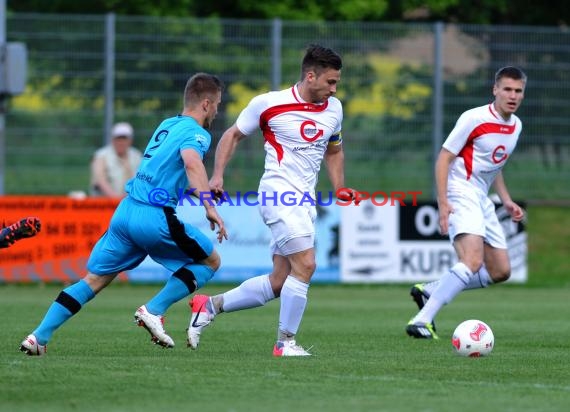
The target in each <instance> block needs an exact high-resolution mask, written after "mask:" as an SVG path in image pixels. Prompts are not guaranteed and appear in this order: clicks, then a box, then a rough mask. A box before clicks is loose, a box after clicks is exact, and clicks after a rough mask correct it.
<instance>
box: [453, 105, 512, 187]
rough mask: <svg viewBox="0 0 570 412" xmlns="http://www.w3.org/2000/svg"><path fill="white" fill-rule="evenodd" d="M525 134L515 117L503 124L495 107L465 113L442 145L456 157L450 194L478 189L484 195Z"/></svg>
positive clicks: (478, 108) (480, 108)
mask: <svg viewBox="0 0 570 412" xmlns="http://www.w3.org/2000/svg"><path fill="white" fill-rule="evenodd" d="M521 130H522V123H521V121H520V119H519V118H518V117H517V116H515V115H514V114H512V115H511V117H510V119H509V120H504V119H503V118H502V117H501V115H500V114H499V113H498V112H497V111H496V110H495V107H494V106H493V103H491V104H488V105H485V106H481V107H476V108H474V109H471V110H467V111H466V112H464V113H463V114H462V115H461V116H460V117H459V119H458V120H457V123H456V124H455V127H454V128H453V130H452V131H451V133H450V134H449V136H448V137H447V139H446V140H445V142H444V143H443V147H444V148H445V149H447V150H449V151H450V152H451V153H453V154H455V155H457V157H456V158H455V159H454V160H453V162H452V163H451V165H450V168H449V173H448V179H447V181H448V190H454V189H458V190H461V189H465V188H467V189H468V190H469V189H473V188H474V187H475V188H477V189H479V190H480V191H481V192H482V193H484V194H485V195H486V194H487V193H489V189H490V187H491V185H492V184H493V181H494V180H495V177H496V176H497V174H498V173H499V171H500V170H501V169H502V168H503V166H504V165H505V163H506V162H507V160H508V158H509V156H510V155H511V153H512V152H513V150H514V149H515V147H516V145H517V141H518V139H519V135H520V133H521Z"/></svg>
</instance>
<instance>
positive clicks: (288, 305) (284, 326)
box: [278, 275, 309, 339]
mask: <svg viewBox="0 0 570 412" xmlns="http://www.w3.org/2000/svg"><path fill="white" fill-rule="evenodd" d="M308 290H309V284H308V283H305V282H302V281H300V280H298V279H296V278H294V277H293V276H291V275H289V276H287V279H286V280H285V283H284V284H283V288H282V289H281V309H280V311H279V335H278V339H279V337H281V336H283V335H287V336H289V337H291V336H294V335H296V334H297V331H298V330H299V325H301V319H302V318H303V313H304V312H305V307H306V306H307V292H308Z"/></svg>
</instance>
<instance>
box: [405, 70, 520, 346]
mask: <svg viewBox="0 0 570 412" xmlns="http://www.w3.org/2000/svg"><path fill="white" fill-rule="evenodd" d="M525 86H526V75H525V74H524V73H523V71H522V70H520V69H519V68H517V67H512V66H508V67H503V68H502V69H500V70H499V71H497V73H496V74H495V84H494V86H493V95H494V96H495V100H494V101H493V102H492V103H491V104H488V105H485V106H481V107H476V108H474V109H471V110H468V111H466V112H465V113H463V114H462V115H461V117H459V119H458V120H457V123H456V125H455V127H454V129H453V130H452V131H451V133H450V134H449V136H448V137H447V139H446V141H445V142H444V143H443V148H442V149H441V151H440V153H439V157H438V159H437V161H436V165H435V183H436V188H437V203H438V207H439V226H440V231H441V233H442V234H444V235H445V234H449V239H450V240H451V242H452V244H453V247H454V248H455V251H456V253H457V257H458V262H457V263H456V264H455V265H454V266H453V267H451V269H450V270H449V272H447V273H446V274H445V275H444V276H443V277H442V278H441V279H439V280H437V281H435V282H430V283H425V284H417V285H414V286H413V287H412V290H411V295H412V297H413V299H414V300H415V302H416V304H417V305H418V308H419V309H420V311H419V312H418V314H417V315H416V316H415V317H414V318H412V319H411V320H410V322H409V323H408V325H407V327H406V332H407V334H408V335H410V336H413V337H415V338H421V339H437V338H438V337H437V335H436V333H435V327H434V325H433V319H434V317H435V315H436V314H437V313H438V311H439V310H440V309H441V308H442V307H443V306H444V305H446V304H448V303H450V302H451V301H452V300H453V298H454V297H455V296H457V295H458V294H459V293H460V292H461V291H463V290H466V289H477V288H484V287H487V286H489V285H490V284H493V283H498V282H504V281H506V280H507V279H508V278H509V276H510V272H511V266H510V262H509V256H508V254H507V243H506V239H505V235H504V233H503V231H502V228H501V225H500V223H499V221H498V219H497V216H496V214H495V206H494V204H493V202H492V201H491V200H490V199H489V198H488V192H489V189H490V187H491V186H493V187H494V189H495V191H496V192H497V194H498V195H499V197H500V199H501V201H502V203H503V206H504V207H505V209H506V210H507V211H508V213H509V214H510V215H511V218H512V220H513V221H515V222H519V221H521V220H522V219H523V217H524V211H523V210H522V208H521V207H520V206H519V205H517V204H516V203H515V202H513V200H512V199H511V196H510V195H509V191H508V190H507V186H506V184H505V180H504V178H503V174H502V169H503V167H504V166H505V163H506V162H507V160H508V159H509V157H510V156H511V154H512V152H513V150H514V149H515V146H516V144H517V140H518V138H519V134H520V132H521V129H522V124H521V121H520V119H519V118H518V117H517V116H516V115H515V114H514V113H515V112H516V111H517V109H518V108H519V106H520V104H521V102H522V100H523V98H524V90H525Z"/></svg>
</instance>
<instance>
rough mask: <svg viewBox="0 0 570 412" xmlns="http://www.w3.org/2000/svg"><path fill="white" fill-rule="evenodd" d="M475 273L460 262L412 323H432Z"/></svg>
mask: <svg viewBox="0 0 570 412" xmlns="http://www.w3.org/2000/svg"><path fill="white" fill-rule="evenodd" d="M472 277H473V272H471V270H469V268H468V267H467V266H466V265H465V264H464V263H462V262H458V263H456V264H455V265H453V267H452V268H451V269H450V270H449V272H447V273H446V274H445V275H443V276H442V278H441V279H440V280H439V285H438V286H437V288H436V289H435V290H434V291H433V293H432V294H431V296H430V297H429V299H428V301H427V302H426V304H425V306H424V307H423V308H422V310H420V311H419V312H418V314H417V315H416V316H415V317H414V318H413V319H412V323H431V322H432V321H433V318H435V315H436V314H437V312H439V310H440V309H441V308H442V307H443V306H444V305H447V304H448V303H450V302H451V301H452V300H453V298H455V296H457V295H458V294H459V292H461V291H462V290H463V289H465V287H466V286H467V284H468V283H469V281H470V280H471V278H472Z"/></svg>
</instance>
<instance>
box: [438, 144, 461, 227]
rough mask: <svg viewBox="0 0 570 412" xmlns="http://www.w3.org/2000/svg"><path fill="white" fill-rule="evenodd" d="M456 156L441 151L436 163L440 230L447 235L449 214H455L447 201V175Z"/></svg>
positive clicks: (447, 151)
mask: <svg viewBox="0 0 570 412" xmlns="http://www.w3.org/2000/svg"><path fill="white" fill-rule="evenodd" d="M455 157H456V155H455V154H453V153H451V152H450V151H449V150H447V149H441V151H440V152H439V156H438V157H437V161H436V162H435V185H436V189H437V204H438V211H439V230H440V233H441V234H442V235H446V234H447V233H448V230H449V214H450V213H453V207H452V206H451V204H450V203H449V201H448V200H447V175H448V172H449V166H450V165H451V162H453V160H454V159H455Z"/></svg>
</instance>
